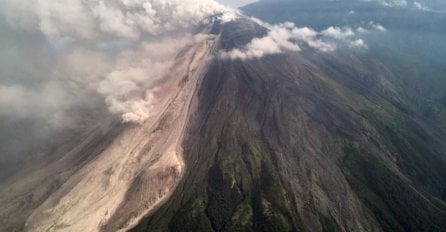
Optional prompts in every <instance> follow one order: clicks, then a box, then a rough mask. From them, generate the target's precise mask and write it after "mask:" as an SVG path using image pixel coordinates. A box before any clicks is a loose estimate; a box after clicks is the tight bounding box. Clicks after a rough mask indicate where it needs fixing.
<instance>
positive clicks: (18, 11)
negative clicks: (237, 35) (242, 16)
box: [0, 0, 230, 39]
mask: <svg viewBox="0 0 446 232" xmlns="http://www.w3.org/2000/svg"><path fill="white" fill-rule="evenodd" d="M0 11H2V13H3V14H4V15H5V16H6V17H7V19H8V21H10V22H20V24H21V25H27V26H28V27H30V26H31V27H35V25H38V26H39V27H40V29H41V31H42V32H43V33H44V34H45V35H48V36H71V37H74V38H83V39H94V38H96V37H98V36H100V35H102V34H105V35H113V36H117V37H124V38H137V37H138V35H140V34H142V33H148V34H151V35H158V34H162V33H166V32H170V31H175V30H179V29H184V28H188V27H191V26H195V25H197V24H198V23H199V22H200V21H201V20H203V19H204V18H206V17H208V16H210V15H214V14H216V13H219V12H225V11H230V10H229V9H228V8H226V7H224V6H222V5H220V4H219V3H217V2H215V1H213V0H144V1H143V0H113V1H104V0H90V1H83V0H58V1H44V0H4V2H3V3H0ZM11 12H12V13H11Z"/></svg>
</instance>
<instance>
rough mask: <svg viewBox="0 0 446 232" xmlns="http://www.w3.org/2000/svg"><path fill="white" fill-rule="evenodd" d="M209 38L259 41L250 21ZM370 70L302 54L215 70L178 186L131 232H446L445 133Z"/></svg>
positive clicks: (218, 65)
mask: <svg viewBox="0 0 446 232" xmlns="http://www.w3.org/2000/svg"><path fill="white" fill-rule="evenodd" d="M247 24H248V25H250V26H248V25H247ZM218 32H219V33H220V39H219V47H220V48H222V49H231V48H233V47H237V46H241V45H243V43H244V41H246V38H247V37H249V36H250V37H257V36H261V35H262V33H261V32H262V30H261V29H259V28H258V27H257V26H255V24H254V23H250V22H247V21H242V22H237V23H229V24H224V25H223V26H221V27H219V31H218ZM367 62H368V60H367V61H362V60H361V59H360V58H358V57H355V56H353V57H352V56H349V55H346V54H344V55H343V54H342V53H341V54H333V55H327V54H321V53H317V52H315V51H312V50H310V49H305V50H304V51H303V52H302V53H300V54H280V55H271V56H266V57H263V58H261V59H254V60H245V61H242V60H232V61H231V60H222V59H216V60H214V61H213V63H212V64H211V66H210V69H209V72H208V73H207V74H206V75H205V77H204V80H203V83H202V85H201V86H200V90H199V92H198V101H199V104H198V106H199V107H198V110H197V112H196V113H195V114H194V116H193V117H192V121H191V127H190V128H191V129H190V130H189V136H187V137H186V139H185V142H184V145H183V146H184V148H185V153H184V155H185V157H184V158H185V162H186V167H188V168H186V173H185V176H184V178H183V180H182V181H181V182H180V183H179V185H178V187H177V189H176V190H175V192H174V193H173V195H172V197H171V198H170V199H169V201H167V202H166V204H164V205H163V206H161V207H160V208H159V209H158V210H157V211H155V212H153V213H152V214H150V215H149V216H148V217H147V218H146V219H144V220H143V221H142V222H141V223H140V225H138V226H137V227H135V228H134V229H133V230H132V231H445V230H446V224H445V223H446V220H445V219H446V207H445V206H446V205H445V200H446V198H445V184H446V173H445V170H446V155H445V150H444V149H445V148H444V145H443V143H442V141H444V140H443V139H444V138H446V137H445V135H446V134H445V133H444V132H445V131H444V128H442V127H441V126H438V125H437V126H436V125H435V124H429V123H428V122H426V121H425V120H424V119H423V118H420V117H418V116H417V114H416V113H414V112H413V111H411V110H412V109H411V107H410V104H409V101H408V100H407V98H406V97H405V95H404V94H403V93H402V92H400V91H399V89H398V88H397V87H395V86H394V85H393V84H392V82H390V81H389V79H390V75H393V74H392V73H391V72H390V71H388V70H387V71H386V68H385V64H383V63H379V62H377V63H375V64H369V63H367Z"/></svg>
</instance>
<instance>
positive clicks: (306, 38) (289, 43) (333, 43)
mask: <svg viewBox="0 0 446 232" xmlns="http://www.w3.org/2000/svg"><path fill="white" fill-rule="evenodd" d="M254 20H256V22H257V23H259V24H260V25H262V26H264V27H266V28H267V29H268V30H269V32H268V34H267V35H266V36H265V37H262V38H254V39H253V40H252V41H251V42H250V43H248V44H247V45H246V46H244V47H243V48H237V49H233V50H230V51H221V52H220V58H223V59H242V60H246V59H255V58H261V57H263V56H265V55H272V54H279V53H283V52H286V51H295V52H298V51H300V50H301V49H302V48H301V47H302V46H306V47H309V48H312V49H315V50H317V51H320V52H332V51H335V50H336V49H337V47H338V46H339V45H344V46H345V45H346V46H348V47H350V48H355V49H363V48H367V44H366V42H365V41H364V40H363V39H362V38H360V37H361V36H362V35H363V34H366V33H370V32H372V31H379V32H385V31H386V28H384V27H383V26H382V25H380V24H376V23H374V22H370V23H369V24H368V29H365V28H363V27H358V28H356V29H352V28H350V27H342V28H341V27H329V28H327V29H325V30H322V31H319V32H318V31H315V30H314V29H312V28H309V27H297V26H296V25H295V24H294V23H291V22H286V23H283V24H277V25H270V24H267V23H264V22H262V21H260V20H258V19H254Z"/></svg>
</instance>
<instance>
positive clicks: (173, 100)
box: [0, 36, 214, 232]
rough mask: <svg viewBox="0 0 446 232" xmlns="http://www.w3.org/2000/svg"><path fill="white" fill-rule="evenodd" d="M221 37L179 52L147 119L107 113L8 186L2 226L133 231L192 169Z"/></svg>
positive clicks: (1, 199) (0, 228) (0, 195)
mask: <svg viewBox="0 0 446 232" xmlns="http://www.w3.org/2000/svg"><path fill="white" fill-rule="evenodd" d="M213 43H214V40H213V39H212V36H203V37H202V39H201V41H198V42H197V43H196V44H194V45H192V46H190V47H188V48H187V49H185V50H184V51H183V52H181V53H180V55H179V56H178V57H177V58H176V63H175V65H174V67H173V68H172V69H171V70H170V72H169V74H168V76H166V77H165V78H163V79H162V80H161V81H160V83H158V85H157V86H158V88H157V90H156V91H155V92H154V94H155V96H156V99H157V102H156V103H155V105H154V107H153V109H152V111H151V116H150V118H149V119H147V120H146V121H145V123H143V124H141V125H133V124H121V123H120V122H119V121H118V120H116V119H106V120H104V122H103V123H102V124H100V125H98V126H97V128H93V129H92V130H91V132H90V133H88V134H86V135H85V137H84V138H83V139H82V140H81V141H79V142H77V144H74V145H73V146H71V147H69V148H66V149H63V150H62V151H59V153H60V155H59V156H53V157H59V158H58V159H57V160H52V161H49V162H48V163H47V164H45V165H44V166H42V167H40V168H39V169H36V170H34V171H30V172H29V173H28V174H26V175H23V176H20V177H16V179H15V180H14V183H11V184H9V185H8V188H2V192H1V193H0V202H1V205H2V206H3V207H2V209H0V215H1V216H0V218H1V222H2V223H1V225H0V231H15V230H25V231H36V232H37V231H126V230H127V229H128V228H129V227H131V226H134V225H135V223H137V222H138V221H139V219H140V218H141V217H142V216H144V215H145V214H147V212H149V211H150V210H152V209H154V208H155V207H157V206H158V205H159V204H160V203H161V202H163V201H164V200H165V199H166V198H167V197H168V196H169V195H170V194H171V192H172V189H174V188H175V186H176V185H177V183H178V181H179V180H180V179H181V177H182V176H183V174H184V169H185V164H184V161H183V157H182V154H183V148H182V141H183V136H184V132H185V130H186V127H187V124H186V122H187V121H188V120H189V115H190V112H192V111H194V106H193V105H192V101H193V98H194V96H195V91H196V88H197V86H198V84H199V82H200V81H201V77H202V76H203V73H204V72H205V71H206V68H207V63H208V60H209V55H210V51H211V50H212V47H213Z"/></svg>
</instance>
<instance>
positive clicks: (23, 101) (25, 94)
mask: <svg viewBox="0 0 446 232" xmlns="http://www.w3.org/2000/svg"><path fill="white" fill-rule="evenodd" d="M234 12H235V10H231V9H228V8H226V7H224V6H222V5H220V4H218V3H216V2H214V1H213V0H107V1H105V0H88V1H87V0H58V1H47V0H2V1H0V31H1V33H0V49H1V50H2V52H1V53H0V131H2V133H1V134H0V138H1V139H2V140H1V141H0V147H1V148H0V153H1V154H0V169H2V166H3V165H2V164H3V163H5V162H6V161H5V159H6V158H5V157H7V156H9V157H10V156H13V155H14V154H16V153H17V154H19V153H23V152H24V150H23V149H22V147H26V146H27V145H29V144H30V143H31V142H36V141H45V138H47V137H49V136H54V135H55V133H56V132H60V131H62V130H72V129H73V128H74V129H79V128H82V127H85V128H88V127H89V124H88V123H89V122H91V123H94V122H95V121H97V120H99V119H102V118H103V117H105V116H107V114H109V113H110V112H111V113H113V114H116V115H118V116H120V117H121V118H122V120H123V121H124V122H135V123H142V122H144V120H146V119H147V117H148V116H149V114H150V109H151V107H152V105H153V103H154V102H156V98H155V97H154V96H153V94H152V91H153V90H154V89H156V83H157V81H158V80H160V79H161V78H163V76H164V74H165V73H166V72H167V71H168V70H169V68H170V67H171V65H173V62H174V60H175V57H176V55H177V54H178V53H179V52H180V51H181V50H182V49H183V48H185V47H186V46H188V45H191V44H192V43H194V42H195V41H196V36H194V33H195V32H196V31H197V27H198V25H200V24H202V22H203V20H204V19H206V18H208V17H210V16H212V15H216V14H218V15H222V16H221V17H222V18H223V19H229V18H231V17H232V16H231V15H233V14H234ZM222 13H223V14H222ZM0 176H1V173H0Z"/></svg>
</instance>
